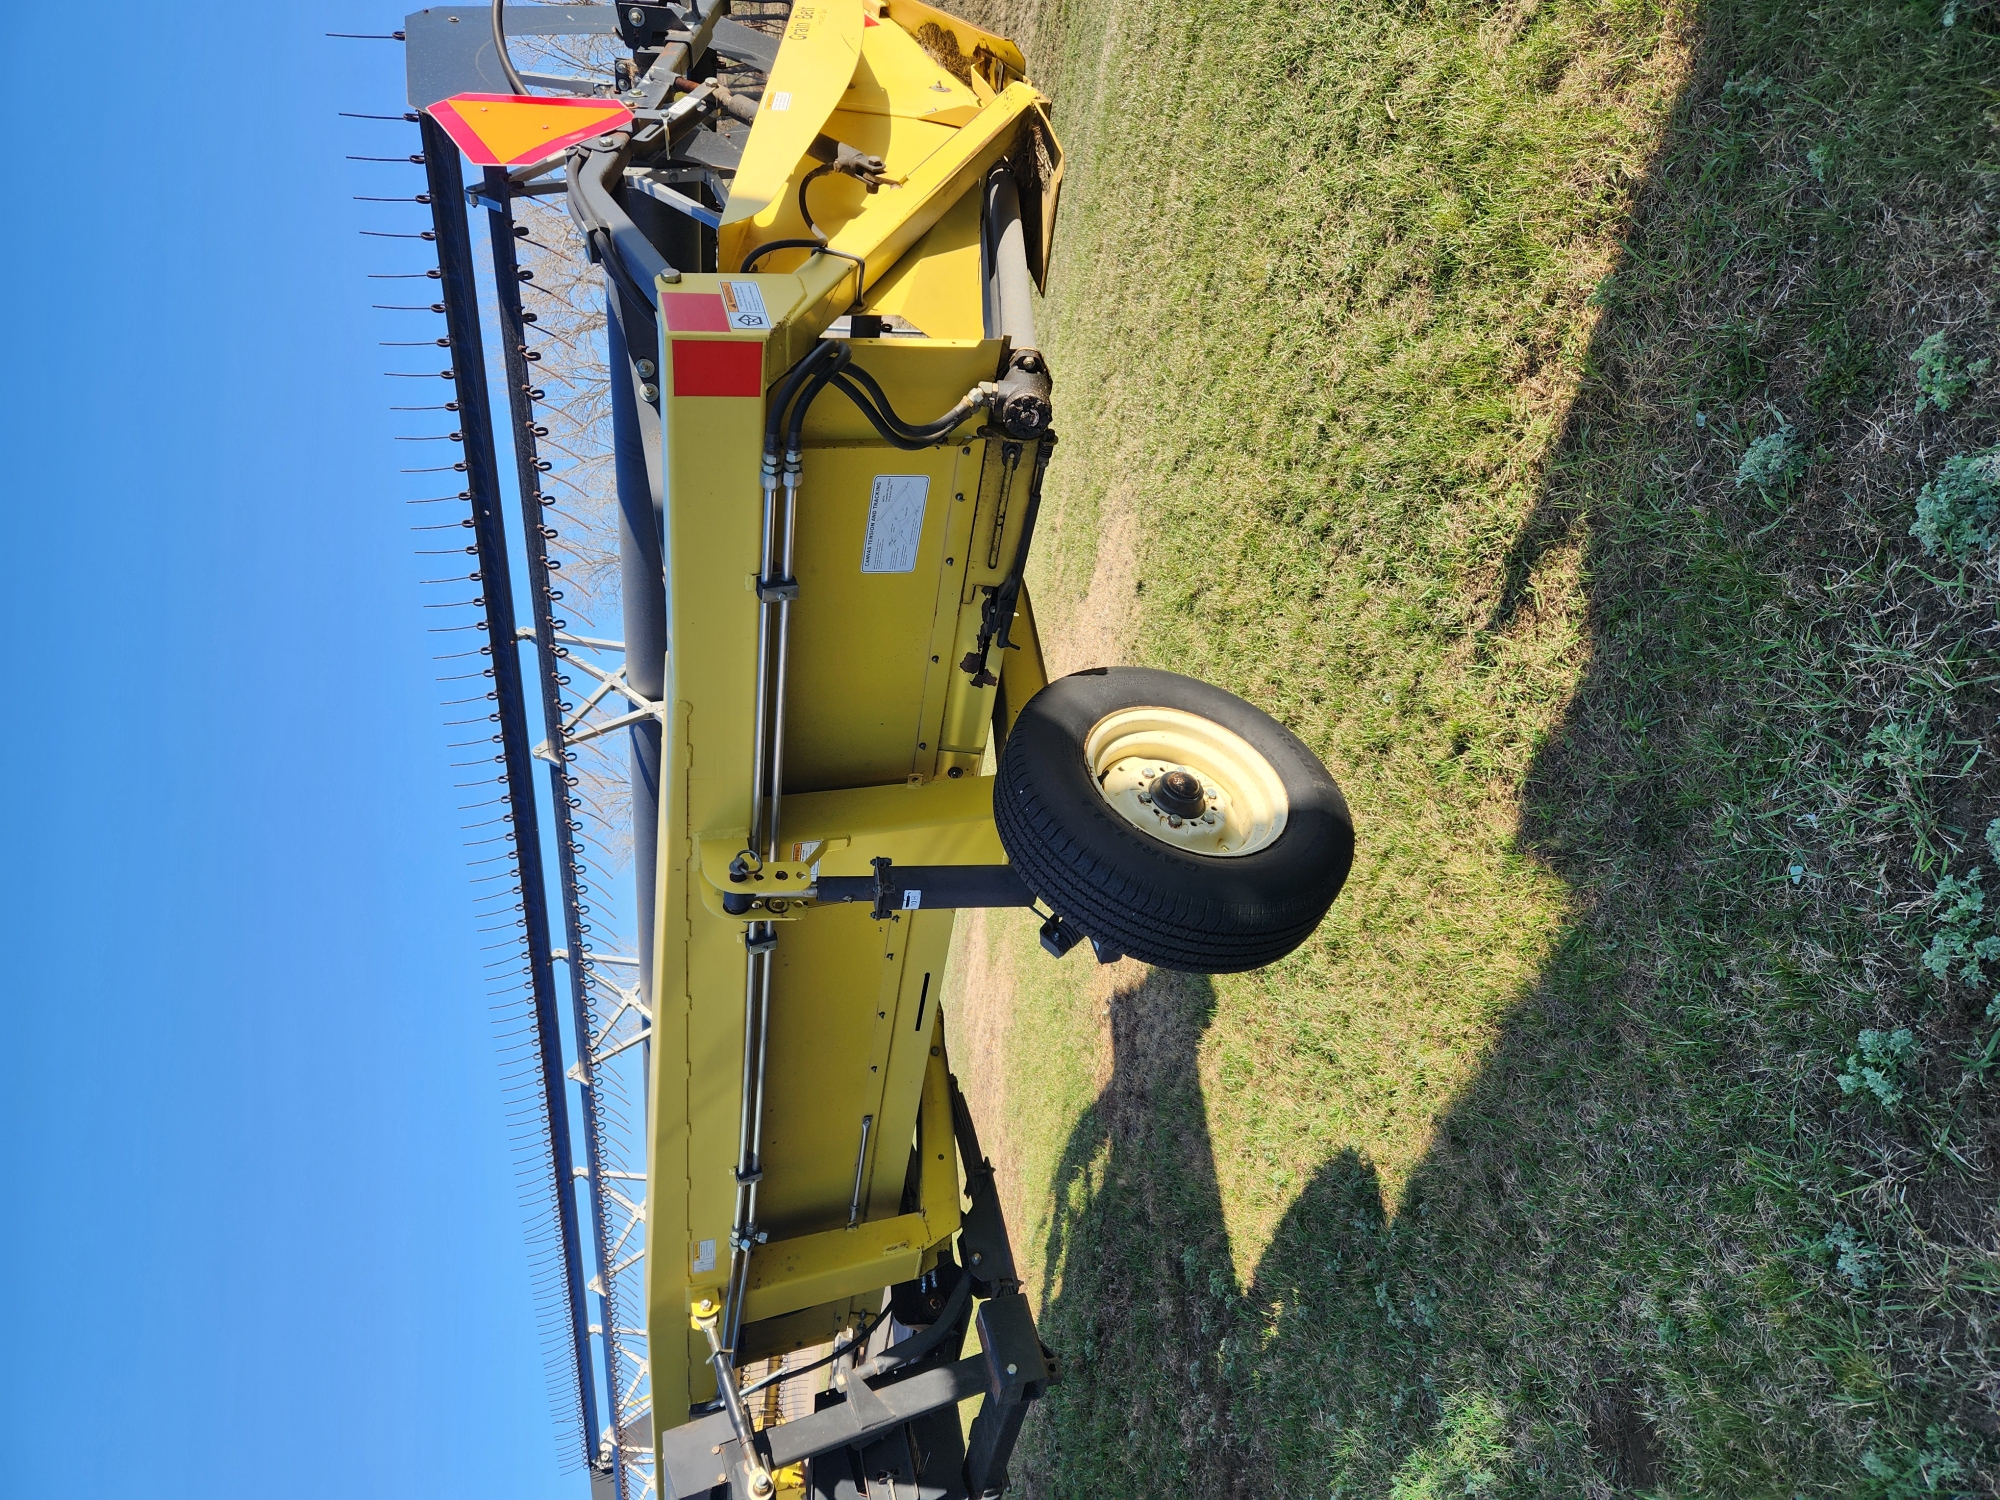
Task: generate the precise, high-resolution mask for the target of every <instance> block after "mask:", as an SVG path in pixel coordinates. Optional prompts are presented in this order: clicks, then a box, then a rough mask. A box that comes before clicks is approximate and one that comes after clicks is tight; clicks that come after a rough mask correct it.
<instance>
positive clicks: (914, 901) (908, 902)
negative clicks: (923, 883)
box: [903, 891, 924, 911]
mask: <svg viewBox="0 0 2000 1500" xmlns="http://www.w3.org/2000/svg"><path fill="white" fill-rule="evenodd" d="M923 904H924V893H923V892H922V891H905V892H903V910H904V911H916V910H918V909H919V908H920V907H922V906H923Z"/></svg>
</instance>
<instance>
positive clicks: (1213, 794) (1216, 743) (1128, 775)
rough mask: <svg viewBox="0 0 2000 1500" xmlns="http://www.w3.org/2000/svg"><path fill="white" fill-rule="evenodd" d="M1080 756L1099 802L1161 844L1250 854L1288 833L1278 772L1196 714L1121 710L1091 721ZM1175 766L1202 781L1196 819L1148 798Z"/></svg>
mask: <svg viewBox="0 0 2000 1500" xmlns="http://www.w3.org/2000/svg"><path fill="white" fill-rule="evenodd" d="M1083 756H1084V760H1085V761H1086V762H1087V763H1088V764H1089V766H1090V777H1091V780H1092V781H1094V782H1095V783H1096V784H1097V790H1098V792H1099V794H1100V795H1102V796H1103V798H1104V800H1105V801H1106V802H1108V803H1110V804H1111V806H1112V807H1113V809H1115V810H1116V811H1117V813H1118V815H1119V816H1120V817H1121V818H1123V819H1124V820H1125V821H1126V822H1128V823H1130V824H1131V825H1132V826H1133V827H1134V828H1136V829H1138V830H1139V831H1140V832H1142V833H1145V834H1148V835H1150V836H1151V837H1153V838H1156V839H1158V840H1159V841H1160V842H1161V843H1163V844H1171V845H1173V846H1174V847H1175V848H1177V849H1185V850H1186V851H1187V852H1188V853H1190V854H1207V855H1217V856H1221V857H1223V858H1225V859H1227V858H1234V857H1237V856H1241V855H1245V854H1255V853H1256V852H1257V851H1258V850H1259V849H1263V848H1266V847H1267V846H1269V845H1270V844H1271V843H1272V841H1273V840H1275V839H1276V838H1277V837H1278V835H1279V834H1281V833H1283V832H1284V831H1285V816H1286V814H1287V812H1288V811H1289V810H1290V806H1291V804H1290V801H1289V800H1288V799H1287V798H1286V796H1285V784H1284V782H1283V781H1282V780H1280V779H1279V777H1278V773H1277V771H1276V769H1275V768H1273V766H1272V765H1271V763H1270V761H1268V760H1266V759H1265V758H1264V757H1263V755H1262V754H1261V753H1259V752H1258V751H1257V750H1256V749H1255V748H1254V747H1253V746H1252V745H1251V744H1250V742H1249V741H1248V740H1246V739H1244V738H1243V736H1242V735H1240V734H1237V733H1236V732H1234V731H1233V730H1229V729H1225V728H1223V727H1222V725H1220V724H1218V723H1216V722H1215V721H1214V720H1213V719H1205V718H1203V717H1202V716H1201V715H1200V714H1191V713H1188V712H1186V711H1185V710H1183V709H1178V708H1121V709H1119V710H1118V712H1117V713H1114V714H1107V715H1106V716H1105V717H1104V718H1102V719H1099V720H1098V721H1097V722H1096V723H1095V724H1094V725H1092V726H1091V730H1090V733H1089V734H1087V735H1085V736H1084V740H1083ZM1174 771H1186V772H1188V773H1190V774H1191V775H1193V776H1195V777H1196V778H1198V779H1199V780H1200V782H1201V801H1202V803H1203V804H1204V808H1203V811H1202V812H1201V813H1200V814H1199V815H1198V816H1188V817H1179V816H1175V815H1174V814H1173V813H1170V812H1168V811H1165V810H1163V809H1162V808H1161V807H1160V806H1159V805H1158V804H1157V803H1156V802H1155V801H1154V800H1153V797H1152V789H1153V783H1154V782H1155V781H1157V780H1158V779H1159V778H1160V777H1162V776H1165V775H1168V774H1169V773H1170V772H1174ZM1183 806H1186V804H1183Z"/></svg>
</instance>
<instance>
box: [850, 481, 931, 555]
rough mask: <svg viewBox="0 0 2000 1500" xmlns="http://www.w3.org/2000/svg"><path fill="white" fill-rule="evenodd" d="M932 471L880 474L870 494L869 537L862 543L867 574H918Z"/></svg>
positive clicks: (862, 553)
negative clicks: (925, 509)
mask: <svg viewBox="0 0 2000 1500" xmlns="http://www.w3.org/2000/svg"><path fill="white" fill-rule="evenodd" d="M930 490H931V481H930V476H929V475H928V474H877V475H876V476H875V485H874V488H873V489H872V490H870V491H869V494H868V536H867V539H866V540H865V541H863V542H862V544H861V571H862V572H864V573H914V572H915V571H916V570H917V547H918V545H919V544H920V543H921V542H922V541H923V539H924V501H925V500H926V499H927V498H928V497H929V495H930Z"/></svg>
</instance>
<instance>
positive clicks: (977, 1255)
mask: <svg viewBox="0 0 2000 1500" xmlns="http://www.w3.org/2000/svg"><path fill="white" fill-rule="evenodd" d="M985 1259H986V1257H985V1256H984V1255H982V1254H980V1253H979V1252H978V1251H977V1250H975V1251H973V1252H972V1263H973V1264H974V1265H975V1266H976V1265H978V1264H980V1263H981V1262H982V1261H984V1260H985Z"/></svg>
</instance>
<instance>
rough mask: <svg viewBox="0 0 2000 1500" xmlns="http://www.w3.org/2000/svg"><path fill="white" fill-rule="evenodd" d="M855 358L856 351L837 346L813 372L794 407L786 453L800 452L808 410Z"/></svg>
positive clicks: (844, 346)
mask: <svg viewBox="0 0 2000 1500" xmlns="http://www.w3.org/2000/svg"><path fill="white" fill-rule="evenodd" d="M827 342H829V343H833V342H834V341H833V340H828V341H827ZM853 358H854V351H853V350H852V349H850V348H848V347H847V345H845V344H836V345H835V348H834V354H833V358H832V359H830V360H827V361H825V363H824V364H823V365H822V366H821V368H819V369H817V370H815V371H813V373H812V377H811V378H810V379H809V380H808V381H807V382H806V386H805V389H804V390H803V391H801V392H800V393H799V399H798V402H797V404H795V405H794V406H793V407H792V420H791V422H790V424H789V425H788V426H787V428H786V430H785V451H786V452H788V453H796V452H798V448H799V439H800V436H801V435H802V434H803V433H804V431H805V425H806V410H807V408H809V407H810V406H811V405H812V404H813V402H814V401H816V400H817V399H819V393H820V392H821V391H823V390H825V389H826V387H827V383H828V382H829V381H831V380H833V379H834V378H835V377H836V376H838V375H839V374H840V372H841V370H842V369H843V368H845V367H846V364H847V362H848V361H849V360H851V359H853Z"/></svg>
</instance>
